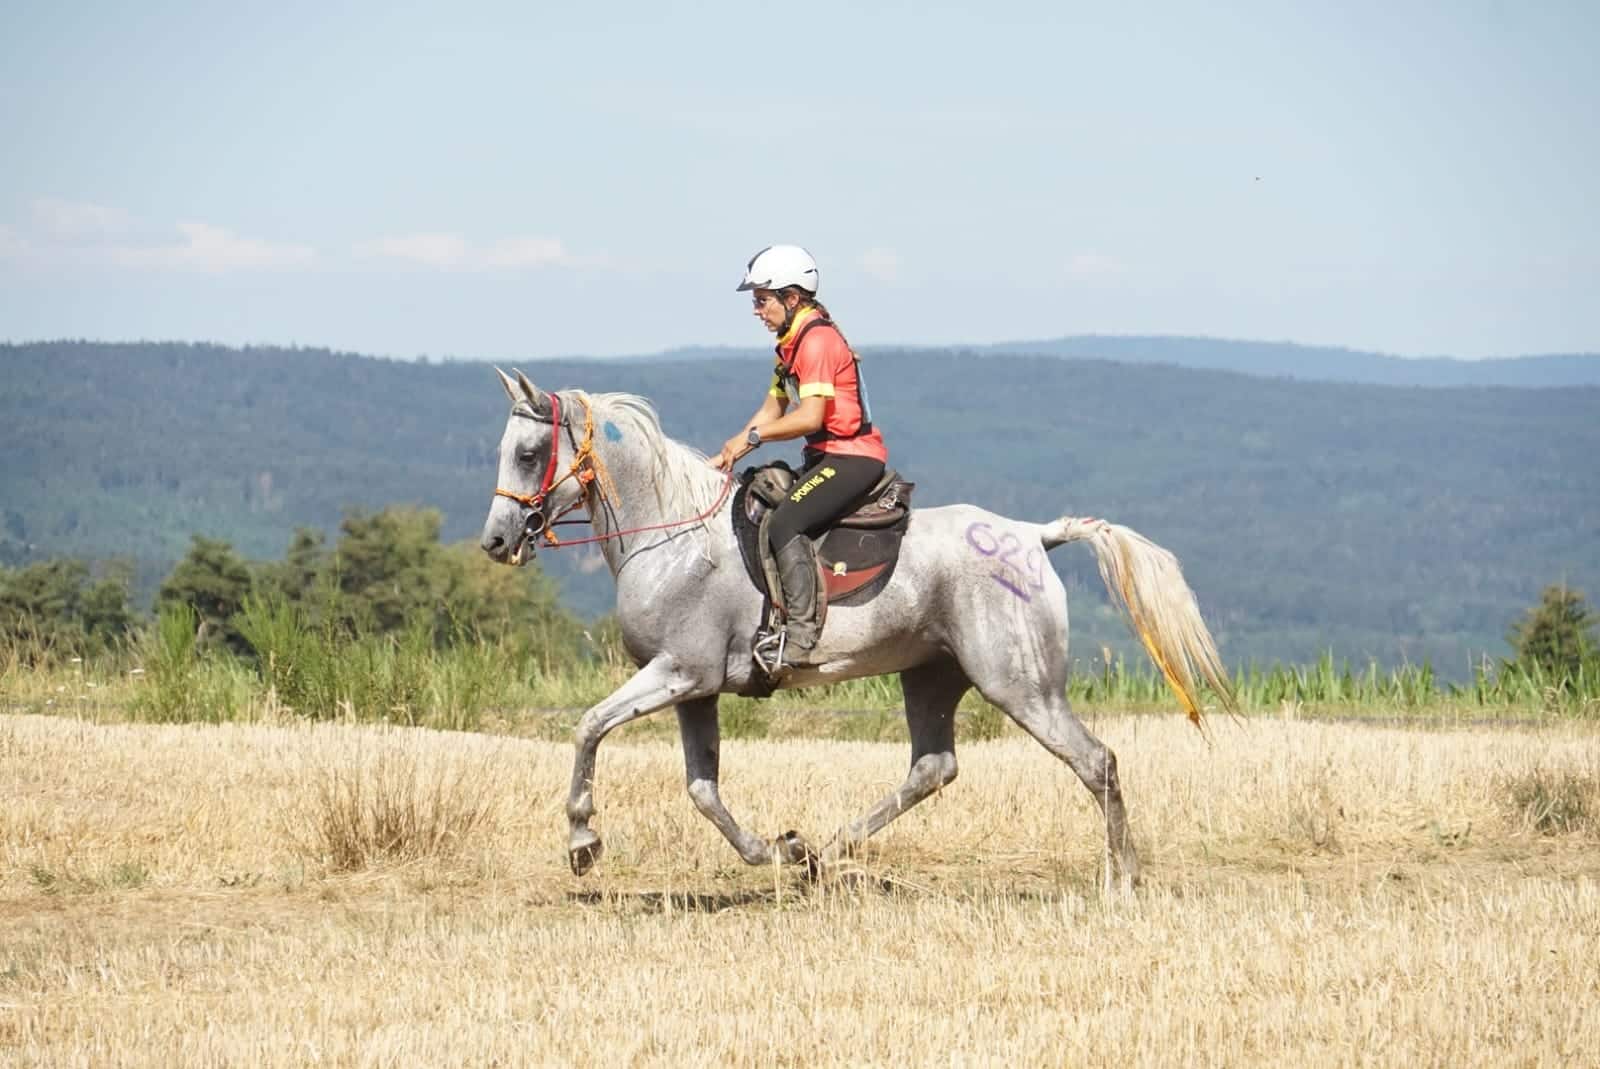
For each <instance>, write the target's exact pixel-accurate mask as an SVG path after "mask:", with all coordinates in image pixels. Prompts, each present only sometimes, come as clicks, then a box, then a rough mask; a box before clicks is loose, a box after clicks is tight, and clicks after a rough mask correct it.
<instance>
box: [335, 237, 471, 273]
mask: <svg viewBox="0 0 1600 1069" xmlns="http://www.w3.org/2000/svg"><path fill="white" fill-rule="evenodd" d="M356 251H357V252H359V253H362V254H363V255H367V256H388V257H391V258H393V259H396V260H410V261H412V262H413V263H419V264H426V265H427V266H429V267H459V266H460V265H461V264H463V263H464V262H465V261H466V258H467V243H466V240H465V239H463V238H461V237H459V236H458V235H455V234H404V235H401V236H400V237H392V238H379V239H378V240H377V241H374V242H370V243H368V244H366V245H362V246H361V247H359V248H358V249H357V250H356Z"/></svg>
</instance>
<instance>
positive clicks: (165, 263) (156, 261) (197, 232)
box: [106, 223, 317, 271]
mask: <svg viewBox="0 0 1600 1069" xmlns="http://www.w3.org/2000/svg"><path fill="white" fill-rule="evenodd" d="M178 232H179V233H180V234H182V235H183V237H184V241H183V242H182V243H181V244H177V245H119V246H110V247H108V248H107V249H106V253H107V256H108V258H109V259H110V260H111V262H112V263H115V264H117V265H119V266H122V267H175V268H186V269H189V270H196V271H234V270H247V269H253V268H255V269H259V268H282V267H298V266H302V265H304V264H308V263H310V262H311V261H312V260H314V259H316V255H317V253H316V250H315V249H313V248H311V247H310V246H308V245H279V244H275V243H273V242H270V241H263V240H261V239H260V238H246V237H240V236H239V235H237V234H235V233H233V232H232V231H231V230H225V229H223V228H222V227H220V226H211V225H210V224H209V223H179V224H178Z"/></svg>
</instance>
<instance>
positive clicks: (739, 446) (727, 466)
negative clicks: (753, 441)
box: [711, 434, 750, 471]
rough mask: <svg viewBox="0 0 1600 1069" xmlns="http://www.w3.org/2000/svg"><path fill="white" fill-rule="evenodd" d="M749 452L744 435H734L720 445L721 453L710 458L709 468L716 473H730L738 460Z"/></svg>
mask: <svg viewBox="0 0 1600 1069" xmlns="http://www.w3.org/2000/svg"><path fill="white" fill-rule="evenodd" d="M748 452H750V443H749V442H748V441H747V440H746V439H745V435H743V434H736V435H734V436H733V437H732V438H729V439H728V440H727V441H726V442H723V443H722V452H720V453H718V454H717V455H716V456H714V457H712V458H711V466H712V467H713V468H716V469H717V470H718V471H732V470H733V465H734V464H735V463H737V462H738V460H739V458H740V457H742V456H744V455H745V454H746V453H748Z"/></svg>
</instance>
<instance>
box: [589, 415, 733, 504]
mask: <svg viewBox="0 0 1600 1069" xmlns="http://www.w3.org/2000/svg"><path fill="white" fill-rule="evenodd" d="M562 392H563V393H565V394H571V395H572V396H574V397H578V398H583V399H584V400H587V401H588V402H589V404H590V405H591V406H592V407H593V410H594V417H595V425H596V428H597V430H596V433H597V435H599V436H602V437H603V436H604V433H605V432H604V431H603V430H599V428H601V427H603V426H604V424H605V422H606V421H607V420H609V421H611V422H612V423H614V424H616V425H617V427H618V429H619V430H622V431H623V432H624V433H625V434H626V432H627V431H630V430H631V431H632V432H634V433H635V434H636V435H638V436H639V437H640V438H642V439H643V440H644V441H645V443H646V445H647V446H648V451H649V454H650V456H651V458H652V459H653V461H654V464H655V478H653V479H652V480H651V484H652V486H653V487H654V489H655V493H656V504H657V505H658V506H659V507H660V509H661V518H662V519H663V520H679V519H688V518H689V517H691V516H698V515H699V514H700V513H702V512H704V511H706V510H707V509H709V508H710V507H711V505H712V503H713V502H714V501H716V499H717V495H718V493H720V491H721V489H722V476H720V475H719V474H718V473H717V471H716V469H714V468H712V467H711V466H710V465H709V464H707V463H706V455H705V454H704V453H702V452H700V451H699V450H698V449H694V448H692V447H690V446H687V445H684V444H683V443H682V442H680V441H677V440H675V439H673V438H669V437H667V435H666V432H665V431H663V430H662V429H661V417H660V416H658V415H657V414H656V408H655V405H653V404H651V403H650V402H649V401H648V400H646V399H645V398H643V397H639V396H637V395H635V394H631V393H596V394H590V393H585V392H584V391H582V390H563V391H562ZM574 413H575V410H574Z"/></svg>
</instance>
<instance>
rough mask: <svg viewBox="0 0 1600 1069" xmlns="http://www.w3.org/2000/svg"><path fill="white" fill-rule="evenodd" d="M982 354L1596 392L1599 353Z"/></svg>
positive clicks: (1059, 349) (1112, 340)
mask: <svg viewBox="0 0 1600 1069" xmlns="http://www.w3.org/2000/svg"><path fill="white" fill-rule="evenodd" d="M985 351H987V352H995V353H1011V354H1033V355H1040V356H1068V357H1079V358H1087V359H1096V360H1114V361H1116V362H1118V363H1124V364H1175V365H1177V366H1179V367H1190V368H1206V369H1209V370H1212V371H1238V372H1242V373H1243V374H1246V375H1270V376H1278V377H1284V378H1293V379H1302V380H1305V381H1308V382H1358V383H1367V384H1370V385H1377V386H1529V387H1544V386H1600V354H1595V353H1559V354H1555V355H1550V356H1518V357H1510V358H1499V359H1490V360H1459V359H1455V358H1453V357H1447V356H1431V357H1398V356H1386V355H1384V354H1382V353H1367V352H1361V351H1360V350H1357V349H1340V348H1331V347H1328V346H1316V345H1294V344H1291V343H1289V342H1258V341H1232V340H1224V339H1219V338H1181V337H1138V336H1127V337H1101V336H1095V335H1086V336H1081V337H1074V338H1056V339H1053V340H1050V341H1034V342H1003V343H1001V344H999V345H991V346H986V347H985Z"/></svg>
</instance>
